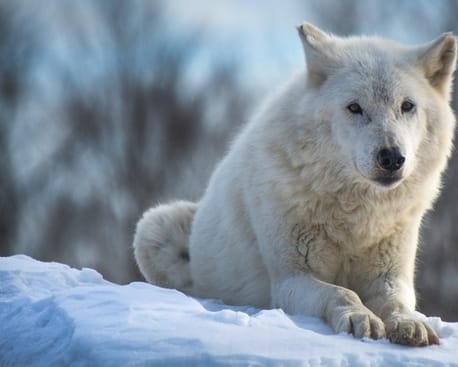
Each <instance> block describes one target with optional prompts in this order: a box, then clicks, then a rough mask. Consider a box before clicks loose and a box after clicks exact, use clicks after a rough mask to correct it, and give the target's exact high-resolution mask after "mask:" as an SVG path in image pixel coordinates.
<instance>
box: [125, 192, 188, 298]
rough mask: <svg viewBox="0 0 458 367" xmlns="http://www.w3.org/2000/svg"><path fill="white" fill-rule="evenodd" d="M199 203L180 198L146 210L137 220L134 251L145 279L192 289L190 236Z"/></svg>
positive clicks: (182, 289)
mask: <svg viewBox="0 0 458 367" xmlns="http://www.w3.org/2000/svg"><path fill="white" fill-rule="evenodd" d="M196 209H197V204H195V203H191V202H187V201H178V202H174V203H171V204H167V205H159V206H157V207H155V208H151V209H149V210H147V211H146V212H145V213H144V214H143V217H142V218H141V219H140V221H139V222H138V223H137V230H136V233H135V237H134V244H133V247H134V254H135V260H136V261H137V264H138V267H139V268H140V271H141V272H142V274H143V276H144V277H145V279H146V280H147V281H148V282H150V283H153V284H157V285H159V286H161V287H167V288H175V289H178V290H181V291H184V292H190V291H191V288H192V279H191V273H190V269H189V260H190V259H189V235H190V233H191V223H192V220H193V217H194V213H195V212H196Z"/></svg>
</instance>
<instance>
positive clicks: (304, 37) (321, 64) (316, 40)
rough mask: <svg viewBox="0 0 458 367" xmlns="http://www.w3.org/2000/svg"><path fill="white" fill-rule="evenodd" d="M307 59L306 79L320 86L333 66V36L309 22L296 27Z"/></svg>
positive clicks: (311, 83)
mask: <svg viewBox="0 0 458 367" xmlns="http://www.w3.org/2000/svg"><path fill="white" fill-rule="evenodd" d="M297 31H298V33H299V37H300V38H301V41H302V44H303V46H304V51H305V59H306V61H307V72H308V76H307V80H308V83H309V84H310V85H312V86H314V87H318V86H320V85H321V84H322V83H323V82H324V81H325V80H326V78H327V75H328V74H329V72H330V71H331V70H332V68H333V67H334V64H335V62H334V61H333V57H332V55H333V54H332V49H333V43H334V42H333V38H332V37H331V36H330V35H328V34H327V33H325V32H323V31H322V30H321V29H319V28H317V27H315V26H314V25H312V24H310V23H303V24H301V25H300V26H298V27H297Z"/></svg>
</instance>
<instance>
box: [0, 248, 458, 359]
mask: <svg viewBox="0 0 458 367" xmlns="http://www.w3.org/2000/svg"><path fill="white" fill-rule="evenodd" d="M430 322H431V323H432V326H433V327H434V329H435V330H436V331H437V333H438V334H439V336H440V337H441V345H439V346H430V347H425V348H410V347H402V346H399V345H393V344H390V343H389V342H388V341H387V340H379V341H372V340H356V339H354V338H353V337H352V336H350V335H346V334H339V335H334V334H333V332H332V331H331V329H330V328H329V327H328V326H327V325H325V324H324V323H323V322H322V321H320V320H318V319H315V318H311V317H304V316H289V315H286V314H285V313H284V312H282V311H281V310H278V309H274V310H259V309H255V308H252V307H233V306H226V305H224V304H222V303H220V302H218V301H215V300H198V299H194V298H191V297H188V296H186V295H184V294H182V293H180V292H177V291H175V290H170V289H162V288H158V287H155V286H153V285H150V284H147V283H141V282H136V283H131V284H129V285H124V286H122V285H117V284H113V283H110V282H108V281H106V280H104V279H103V278H102V276H101V275H100V274H99V273H97V272H96V271H95V270H91V269H82V270H76V269H72V268H70V267H68V266H66V265H63V264H58V263H43V262H39V261H36V260H34V259H32V258H29V257H26V256H22V255H18V256H13V257H9V258H0V366H2V367H7V366H8V367H10V366H29V367H33V366H110V367H116V366H123V367H124V366H195V365H198V366H444V365H449V366H458V354H457V350H458V323H447V322H443V321H441V320H440V319H439V318H430Z"/></svg>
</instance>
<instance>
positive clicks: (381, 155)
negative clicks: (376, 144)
mask: <svg viewBox="0 0 458 367" xmlns="http://www.w3.org/2000/svg"><path fill="white" fill-rule="evenodd" d="M405 160H406V159H405V157H404V156H403V155H402V154H401V152H400V151H399V148H383V149H380V151H379V152H378V153H377V163H378V164H379V166H380V168H382V169H384V170H385V171H390V172H394V171H397V170H399V169H401V168H402V166H403V165H404V162H405Z"/></svg>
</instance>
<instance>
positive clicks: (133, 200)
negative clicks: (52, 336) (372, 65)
mask: <svg viewBox="0 0 458 367" xmlns="http://www.w3.org/2000/svg"><path fill="white" fill-rule="evenodd" d="M284 4H287V5H284ZM457 19H458V1H453V0H438V1H432V0H430V1H426V0H417V1H410V0H404V1H403V0H387V1H377V0H360V1H357V0H345V1H340V0H316V1H300V0H293V1H289V2H280V1H273V0H265V1H261V0H259V1H242V0H235V1H231V0H221V1H211V0H200V1H199V0H195V1H178V0H169V1H165V0H164V1H160V0H152V1H146V0H145V1H142V0H131V1H124V0H110V1H104V0H93V1H85V0H79V1H70V0H40V1H30V0H1V1H0V255H1V256H7V255H11V254H17V253H24V254H28V255H30V256H33V257H35V258H38V259H41V260H46V261H50V260H54V261H60V262H64V263H67V264H70V265H72V266H76V267H83V266H86V267H93V268H96V269H98V270H99V271H100V272H101V273H102V274H103V275H104V276H105V277H106V278H108V279H110V280H112V281H115V282H121V283H125V282H129V281H132V280H138V279H141V276H140V274H139V273H138V271H137V270H136V268H135V265H134V262H133V257H132V250H131V242H132V238H133V233H134V228H135V223H136V222H137V220H138V219H139V218H140V216H141V214H142V212H143V211H144V210H146V209H147V208H148V207H150V206H151V205H154V204H156V203H158V202H165V201H167V200H170V199H172V198H184V199H191V200H196V199H198V198H199V197H200V196H201V194H202V193H203V190H204V188H205V185H206V182H207V180H208V178H209V175H210V174H211V172H212V170H213V167H214V165H215V163H216V162H217V161H218V160H219V159H220V158H221V156H222V155H223V154H224V152H225V150H226V149H227V146H228V142H229V141H230V139H231V138H232V137H233V136H234V134H235V133H236V132H237V131H238V130H239V128H240V126H241V125H242V124H243V123H245V122H246V121H247V120H248V119H249V116H250V115H251V114H252V113H253V111H254V109H255V107H256V105H257V104H258V103H259V102H260V100H262V98H263V97H264V96H265V95H266V94H268V93H270V91H271V90H275V89H276V88H277V87H278V86H279V85H280V84H282V83H283V81H284V80H285V78H287V77H288V75H290V74H292V73H293V72H294V71H296V70H297V69H300V68H303V67H304V61H303V60H304V58H303V54H302V47H301V44H300V41H299V40H298V37H297V34H296V30H295V28H294V27H295V25H297V24H299V23H300V22H302V21H303V20H308V21H310V22H313V23H315V24H317V25H318V26H320V27H322V28H324V29H326V30H329V31H332V32H335V33H337V34H341V35H346V34H350V33H366V34H379V35H381V36H385V37H389V38H393V39H396V40H399V41H403V42H409V43H422V42H426V41H429V40H431V39H433V38H435V37H436V36H438V35H439V34H440V33H442V32H445V31H455V33H458V20H457ZM456 101H457V96H456V94H455V100H454V106H455V108H456V107H457V104H456V103H457V102H456ZM457 246H458V154H455V155H454V157H453V160H452V162H451V166H450V168H449V170H448V172H447V175H446V182H445V188H444V191H443V195H442V196H441V199H440V200H439V202H438V203H437V206H436V209H435V211H434V212H433V213H431V214H430V215H429V216H428V218H427V220H426V221H425V225H424V230H423V236H422V246H421V251H420V258H419V261H418V274H417V288H418V292H419V306H420V309H421V310H422V311H423V312H426V313H427V314H430V315H439V316H441V317H443V318H444V319H446V320H449V321H457V320H458V307H457V305H458V247H457ZM0 286H1V285H0Z"/></svg>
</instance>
